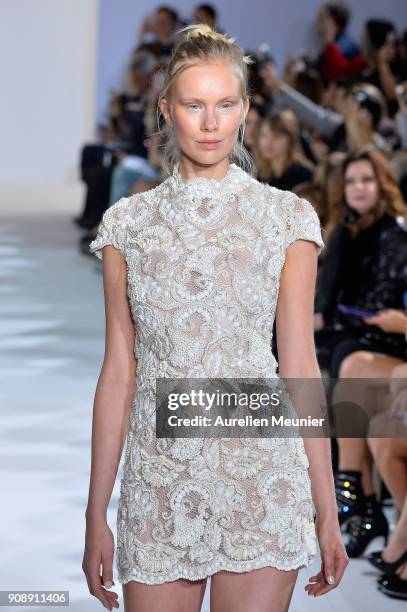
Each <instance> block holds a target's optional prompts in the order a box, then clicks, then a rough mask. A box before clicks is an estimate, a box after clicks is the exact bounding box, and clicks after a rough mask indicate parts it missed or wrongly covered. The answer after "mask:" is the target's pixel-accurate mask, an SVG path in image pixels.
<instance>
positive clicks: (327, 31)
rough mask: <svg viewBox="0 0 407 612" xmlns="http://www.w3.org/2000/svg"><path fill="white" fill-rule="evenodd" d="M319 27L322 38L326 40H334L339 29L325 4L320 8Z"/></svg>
mask: <svg viewBox="0 0 407 612" xmlns="http://www.w3.org/2000/svg"><path fill="white" fill-rule="evenodd" d="M317 28H318V32H319V34H320V36H321V38H322V39H323V40H325V41H326V42H329V41H331V40H334V38H335V36H336V33H337V31H338V28H337V25H336V23H335V21H334V20H333V19H332V17H331V15H330V14H329V11H328V10H327V9H326V8H325V7H324V6H322V7H321V8H320V9H319V13H318V17H317Z"/></svg>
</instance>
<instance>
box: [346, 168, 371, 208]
mask: <svg viewBox="0 0 407 612" xmlns="http://www.w3.org/2000/svg"><path fill="white" fill-rule="evenodd" d="M378 199H379V184H378V181H377V179H376V175H375V172H374V169H373V166H372V164H371V163H370V161H368V160H366V159H360V160H358V161H355V162H353V163H351V164H349V166H348V167H347V168H346V172H345V201H346V202H347V204H348V206H349V207H350V208H353V209H354V210H356V211H357V212H358V213H359V214H362V215H363V214H364V213H366V212H368V211H369V210H371V209H372V208H374V207H375V206H376V204H377V201H378Z"/></svg>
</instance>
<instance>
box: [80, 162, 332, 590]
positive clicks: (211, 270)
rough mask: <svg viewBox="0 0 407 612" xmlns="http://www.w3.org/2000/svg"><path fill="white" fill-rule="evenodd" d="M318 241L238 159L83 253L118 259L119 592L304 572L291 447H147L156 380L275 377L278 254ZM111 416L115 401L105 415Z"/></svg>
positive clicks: (179, 187)
mask: <svg viewBox="0 0 407 612" xmlns="http://www.w3.org/2000/svg"><path fill="white" fill-rule="evenodd" d="M297 239H303V240H311V241H313V242H315V243H316V245H317V250H318V253H319V252H320V251H321V249H322V248H323V246H324V243H323V241H322V238H321V228H320V222H319V219H318V216H317V214H316V212H315V210H314V208H313V207H312V206H311V204H310V203H309V202H308V201H307V200H304V199H301V198H299V197H297V196H296V195H294V194H293V193H291V192H288V191H282V190H279V189H276V188H274V187H271V186H269V185H266V184H263V183H260V182H258V181H257V180H255V179H254V178H252V177H251V176H250V175H249V174H247V173H246V172H245V171H244V170H242V169H241V168H240V167H238V166H237V165H235V164H231V165H230V166H229V170H228V172H227V174H226V176H225V177H224V178H222V179H219V180H218V179H207V178H193V179H188V180H183V179H182V178H181V176H180V174H179V171H178V168H177V167H175V169H174V170H173V173H172V175H171V176H169V177H168V178H167V179H166V180H165V181H164V182H162V183H161V184H160V185H159V186H158V187H156V188H154V189H151V190H150V191H147V192H144V193H141V194H136V195H133V196H131V197H128V198H122V199H120V200H119V201H118V202H116V203H115V204H114V205H113V206H111V207H110V208H109V209H108V210H107V211H106V212H105V214H104V216H103V220H102V222H101V224H100V226H99V231H98V234H97V237H96V238H95V240H94V241H93V242H92V243H91V245H90V248H91V251H92V252H93V253H94V254H95V255H96V256H97V257H99V258H102V249H103V247H104V246H105V245H108V244H112V245H113V246H114V247H115V248H117V249H119V250H120V251H121V252H122V253H123V255H124V257H125V260H126V262H127V274H128V298H129V304H130V308H131V313H132V317H133V319H134V322H135V329H136V338H135V347H134V350H135V356H136V358H137V388H136V391H135V396H134V400H133V405H132V411H131V415H130V420H129V432H128V437H127V444H126V450H125V463H124V470H123V477H122V479H121V487H120V499H119V507H118V516H117V546H116V556H117V567H118V574H119V576H118V579H119V582H121V583H123V584H124V583H127V582H129V581H130V580H137V581H139V582H144V583H147V584H160V583H163V582H169V581H172V580H176V579H178V578H186V579H189V580H198V579H201V578H203V577H205V576H210V575H212V574H214V573H215V572H218V571H220V570H228V571H230V572H247V571H250V570H253V569H257V568H261V567H266V566H273V567H276V568H279V569H282V570H289V569H293V568H297V567H304V566H307V565H309V563H310V562H311V561H312V559H313V557H314V555H315V554H316V552H317V549H316V542H317V540H316V533H315V526H314V510H315V508H314V505H313V500H312V497H311V483H310V479H309V473H308V466H309V464H308V458H307V455H306V453H305V450H304V444H303V440H302V438H267V439H264V438H260V439H250V438H249V439H248V438H221V439H220V438H204V439H192V438H187V439H185V438H183V439H181V438H178V439H170V438H163V439H160V438H157V437H156V434H155V379H156V377H171V378H176V377H194V378H205V377H215V378H218V377H219V378H221V377H229V378H234V377H254V378H257V377H265V378H267V377H278V374H277V373H276V366H277V365H278V364H277V362H276V360H275V358H274V356H273V354H272V352H271V338H272V331H273V322H274V316H275V309H276V301H277V295H278V289H279V278H280V273H281V269H282V266H283V264H284V258H285V251H286V248H287V247H288V245H289V244H290V243H292V242H293V241H294V240H297ZM112 410H114V406H112Z"/></svg>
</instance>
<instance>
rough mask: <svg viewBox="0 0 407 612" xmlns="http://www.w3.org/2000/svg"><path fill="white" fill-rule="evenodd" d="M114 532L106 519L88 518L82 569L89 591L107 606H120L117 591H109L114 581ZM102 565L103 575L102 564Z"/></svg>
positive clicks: (110, 608) (110, 607) (109, 607)
mask: <svg viewBox="0 0 407 612" xmlns="http://www.w3.org/2000/svg"><path fill="white" fill-rule="evenodd" d="M113 554H114V538H113V534H112V532H111V530H110V528H109V526H108V524H107V523H106V522H105V521H104V520H99V519H91V518H90V519H88V518H87V519H86V536H85V552H84V555H83V562H82V569H83V571H84V573H85V576H86V580H87V583H88V587H89V592H90V593H91V595H94V596H95V597H97V599H99V600H100V601H101V602H102V604H103V605H104V607H105V608H107V609H108V610H112V608H113V607H114V608H118V607H119V602H118V601H117V598H118V595H117V593H114V592H110V591H107V590H106V589H108V588H109V589H110V588H111V587H112V586H113V584H114V582H113ZM101 565H102V575H100V566H101Z"/></svg>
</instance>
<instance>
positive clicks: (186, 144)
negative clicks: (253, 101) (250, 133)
mask: <svg viewBox="0 0 407 612" xmlns="http://www.w3.org/2000/svg"><path fill="white" fill-rule="evenodd" d="M248 106H249V102H248V101H247V102H246V103H245V102H244V101H243V98H242V92H241V86H240V79H239V76H238V74H237V73H236V71H235V70H234V68H233V66H231V65H230V64H228V63H225V62H219V63H210V64H200V65H195V66H188V67H187V68H185V69H184V70H183V71H182V72H181V73H180V74H179V75H178V76H177V77H176V79H175V81H174V83H173V85H172V90H171V99H170V103H169V104H168V101H167V100H166V99H165V98H164V99H162V100H161V103H160V108H161V112H162V113H163V115H164V117H165V120H166V121H167V123H169V125H171V126H172V127H173V128H174V132H175V138H176V141H177V144H178V146H179V148H180V149H181V151H182V152H183V154H184V155H186V156H187V157H190V158H192V159H193V160H195V161H196V162H197V163H202V164H215V163H218V162H220V161H222V160H223V159H225V158H226V157H227V156H228V155H229V153H230V151H231V150H232V148H233V146H234V144H235V142H236V140H237V138H238V135H239V126H240V124H241V123H243V121H244V119H245V116H246V114H247V110H248ZM209 141H211V142H209Z"/></svg>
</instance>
